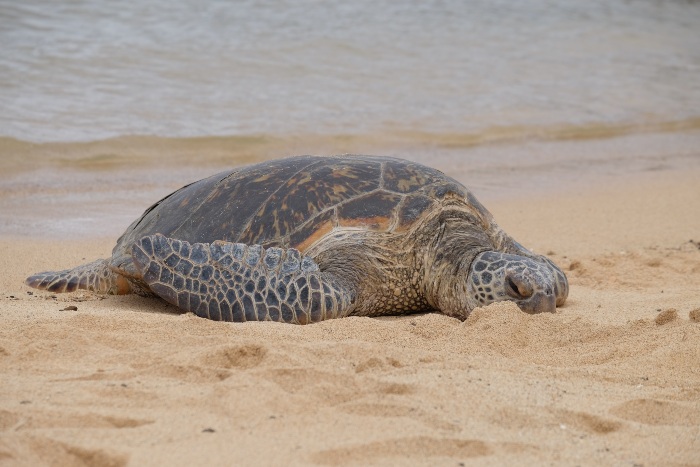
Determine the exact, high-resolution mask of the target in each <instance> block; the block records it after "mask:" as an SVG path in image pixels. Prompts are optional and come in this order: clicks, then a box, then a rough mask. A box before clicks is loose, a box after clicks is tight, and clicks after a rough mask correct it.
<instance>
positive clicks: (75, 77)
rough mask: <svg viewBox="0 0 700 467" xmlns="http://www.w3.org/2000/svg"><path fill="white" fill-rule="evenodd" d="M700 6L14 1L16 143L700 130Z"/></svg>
mask: <svg viewBox="0 0 700 467" xmlns="http://www.w3.org/2000/svg"><path fill="white" fill-rule="evenodd" d="M698 31H700V4H699V3H698V2H692V1H681V0H676V1H653V0H635V1H622V0H597V1H594V0H586V1H569V2H559V3H557V2H550V1H547V0H523V1H517V2H516V1H506V0H489V1H475V2H462V1H458V0H432V1H420V2H419V1H407V2H375V1H370V0H358V1H353V2H340V1H328V2H319V1H315V0H306V1H298V2H287V1H283V0H272V1H268V2H256V1H239V2H204V3H202V2H196V1H194V0H183V1H179V2H174V3H173V2H166V1H164V0H142V1H139V2H130V3H122V2H103V1H99V0H82V1H71V2H55V1H48V0H24V1H22V2H13V1H9V0H0V43H2V44H3V47H2V52H0V108H2V112H0V136H8V137H12V138H16V139H20V140H24V141H75V140H96V139H103V138H108V137H116V136H123V135H131V134H141V135H160V136H166V137H177V136H180V137H182V136H190V137H191V136H207V135H258V134H266V135H275V136H277V135H317V134H324V135H328V134H330V135H337V134H386V133H392V132H393V133H396V132H399V133H400V132H415V131H421V132H428V133H437V134H446V133H447V134H452V135H455V134H456V135H461V136H462V139H465V138H466V139H471V140H473V141H475V142H477V143H478V142H480V141H487V142H488V141H492V140H499V139H502V138H506V139H508V138H513V137H523V138H529V137H533V136H542V135H545V136H546V135H547V134H550V133H554V135H555V136H556V135H557V134H562V133H563V134H567V135H569V136H570V137H576V136H583V137H586V136H587V135H591V134H593V135H595V134H599V133H601V132H602V133H605V132H607V131H609V130H608V129H609V128H613V130H615V129H620V128H623V129H626V131H636V130H637V129H640V128H646V127H648V126H649V125H651V126H654V125H662V126H663V125H664V124H668V123H669V122H671V123H673V124H680V125H681V126H683V125H685V126H691V127H694V128H697V127H700V123H699V120H698V117H700V111H699V110H698V109H700V80H699V79H698V76H700V47H698V44H699V43H700V33H699V32H698Z"/></svg>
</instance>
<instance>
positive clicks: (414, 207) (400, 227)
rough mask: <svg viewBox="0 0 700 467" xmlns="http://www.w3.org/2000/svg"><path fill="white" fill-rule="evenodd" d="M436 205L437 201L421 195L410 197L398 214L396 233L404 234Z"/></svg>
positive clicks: (416, 194)
mask: <svg viewBox="0 0 700 467" xmlns="http://www.w3.org/2000/svg"><path fill="white" fill-rule="evenodd" d="M434 204H435V200H434V199H433V198H430V197H428V196H426V195H424V194H421V193H415V194H413V195H409V196H407V197H406V199H405V200H404V202H403V204H402V205H401V208H400V209H399V213H398V224H397V226H396V228H395V231H396V232H402V231H404V230H407V229H409V228H411V226H412V225H413V224H414V223H415V222H416V221H417V220H418V219H420V218H421V217H422V216H423V214H424V213H425V212H426V211H427V210H429V209H431V208H432V207H433V205H434Z"/></svg>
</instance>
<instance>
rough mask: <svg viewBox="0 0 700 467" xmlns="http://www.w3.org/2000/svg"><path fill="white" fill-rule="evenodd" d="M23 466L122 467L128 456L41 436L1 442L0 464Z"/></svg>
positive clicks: (125, 463)
mask: <svg viewBox="0 0 700 467" xmlns="http://www.w3.org/2000/svg"><path fill="white" fill-rule="evenodd" d="M5 462H7V463H10V464H14V463H21V464H22V465H100V466H109V467H122V466H125V465H127V464H128V462H129V456H128V455H126V454H118V453H114V452H112V451H107V450H104V449H86V448H82V447H79V446H74V445H71V444H68V443H62V442H59V441H54V440H52V439H50V438H44V437H40V436H27V435H22V436H19V435H12V436H6V437H3V438H2V439H1V440H0V463H3V465H4V463H5Z"/></svg>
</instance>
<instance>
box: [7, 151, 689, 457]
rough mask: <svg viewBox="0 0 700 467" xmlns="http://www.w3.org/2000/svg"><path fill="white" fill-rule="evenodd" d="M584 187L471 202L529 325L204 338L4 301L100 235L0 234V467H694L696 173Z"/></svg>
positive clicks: (155, 324) (365, 326)
mask: <svg viewBox="0 0 700 467" xmlns="http://www.w3.org/2000/svg"><path fill="white" fill-rule="evenodd" d="M606 180H607V181H608V182H609V181H610V180H612V181H614V182H615V183H608V184H607V185H606V186H586V187H575V188H572V189H570V190H560V191H559V192H558V193H557V194H556V196H554V195H549V196H546V195H536V196H534V195H533V196H531V197H521V198H519V199H517V200H510V201H506V200H500V201H498V202H491V203H487V207H488V208H489V209H490V210H491V211H492V212H493V213H494V215H495V216H496V219H497V220H498V222H499V223H500V224H501V226H502V227H504V228H505V230H506V231H508V232H509V233H510V234H511V235H513V236H514V237H515V238H517V239H518V240H519V241H521V242H522V243H524V244H525V245H527V246H530V247H531V248H533V249H535V250H536V251H538V252H541V253H546V254H549V255H550V256H551V257H552V258H553V259H554V260H555V261H556V262H558V263H559V264H560V265H561V266H562V267H563V268H564V269H565V270H566V272H567V274H568V276H569V279H570V283H571V295H570V298H569V301H568V302H567V304H566V305H565V306H564V307H563V308H560V309H559V310H558V311H557V313H556V314H550V315H539V316H530V315H526V314H524V313H522V312H520V311H519V310H518V309H517V307H515V306H514V305H512V304H507V303H505V304H495V305H492V306H489V307H486V308H483V309H478V310H476V311H475V312H474V313H473V314H472V316H471V317H470V318H469V319H468V320H467V321H466V322H461V321H458V320H455V319H452V318H448V317H445V316H442V315H438V314H424V315H415V316H407V317H395V318H394V317H392V318H384V319H371V318H348V319H342V320H334V321H328V322H324V323H320V324H316V325H310V326H304V327H301V326H291V325H283V324H275V323H245V324H231V323H218V322H211V321H208V320H205V319H200V318H197V317H194V316H193V315H191V314H179V313H177V311H176V310H175V309H174V308H173V307H170V306H167V305H166V304H165V303H164V302H162V301H159V300H156V299H143V298H140V297H135V296H123V297H107V298H104V299H103V298H100V297H96V296H94V295H91V294H89V293H76V294H69V295H59V296H51V295H50V294H47V293H41V292H37V291H32V290H30V289H29V288H27V287H26V286H24V285H23V284H22V281H23V279H24V277H26V276H27V275H28V274H30V273H32V272H36V271H39V270H46V269H51V268H65V267H69V266H73V265H77V264H80V263H83V262H86V261H89V260H93V259H95V258H98V257H104V256H107V255H108V254H109V252H110V250H111V248H112V246H113V243H114V241H115V239H116V237H117V236H118V235H119V234H120V233H121V232H120V231H116V232H114V235H113V236H110V237H109V238H94V237H91V236H89V235H86V236H83V237H81V238H80V239H78V240H75V239H60V240H58V241H57V240H52V239H51V236H50V232H47V233H46V235H44V236H41V235H39V236H35V237H33V238H27V237H23V238H18V237H10V236H3V237H0V249H1V252H2V254H0V261H1V263H0V265H1V268H2V271H3V273H2V276H1V277H0V321H1V322H2V326H0V373H1V374H2V380H1V382H0V464H3V465H4V464H7V465H32V466H33V465H40V464H52V465H114V466H119V465H127V464H128V465H240V464H248V465H288V464H296V465H298V464H305V465H367V464H373V465H453V466H458V465H463V464H472V463H476V464H488V465H515V464H518V465H522V464H540V465H541V464H545V465H546V464H566V465H600V464H606V465H611V464H613V465H630V466H631V465H698V464H700V322H699V321H698V320H700V311H697V310H698V309H700V245H699V244H698V243H697V242H698V241H700V170H698V168H697V164H696V167H695V168H693V169H692V170H684V171H677V170H656V171H650V172H644V173H637V174H635V175H633V176H632V175H630V176H629V177H617V178H608V179H606ZM5 200H6V201H7V197H6V198H5ZM0 207H1V206H0ZM145 207H146V206H145V205H144V206H139V207H138V208H137V210H139V211H140V210H141V209H143V208H145ZM68 306H73V307H77V310H76V309H72V310H64V309H65V308H66V307H68ZM694 310H695V311H694Z"/></svg>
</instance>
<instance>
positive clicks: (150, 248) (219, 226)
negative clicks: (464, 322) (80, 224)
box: [26, 155, 569, 324]
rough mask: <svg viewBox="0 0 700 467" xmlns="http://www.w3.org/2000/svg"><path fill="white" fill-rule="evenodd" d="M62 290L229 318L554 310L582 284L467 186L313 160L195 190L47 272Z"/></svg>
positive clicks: (383, 164) (356, 160)
mask: <svg viewBox="0 0 700 467" xmlns="http://www.w3.org/2000/svg"><path fill="white" fill-rule="evenodd" d="M26 283H27V284H28V285H30V286H32V287H36V288H38V289H45V290H48V291H51V292H71V291H74V290H76V289H88V290H92V291H94V292H97V293H109V294H126V293H131V292H134V293H137V294H140V295H154V294H155V295H158V296H160V297H161V298H163V299H165V300H166V301H168V302H170V303H172V304H174V305H176V306H178V307H179V308H181V309H182V310H186V311H191V312H193V313H195V314H196V315H198V316H201V317H205V318H210V319H213V320H224V321H251V320H253V321H258V320H259V321H262V320H271V321H282V322H287V323H299V324H305V323H311V322H316V321H320V320H324V319H329V318H339V317H343V316H349V315H356V316H358V315H359V316H378V315H388V314H405V313H412V312H421V311H439V312H442V313H445V314H447V315H449V316H454V317H457V318H460V319H466V317H467V316H468V315H469V313H470V312H471V310H473V309H474V308H476V307H478V306H483V305H486V304H489V303H491V302H495V301H500V300H511V301H514V302H515V303H517V304H518V306H519V307H520V308H521V309H522V310H524V311H526V312H529V313H538V312H544V311H547V312H553V311H555V308H556V306H557V305H561V304H563V303H564V301H565V300H566V297H567V295H568V291H569V286H568V282H567V280H566V276H565V275H564V273H563V272H562V271H561V270H560V269H559V268H558V267H557V266H556V265H554V263H553V262H552V261H550V260H549V259H548V258H546V257H544V256H540V255H537V254H534V253H533V252H531V251H529V250H527V249H526V248H524V247H523V246H521V245H520V244H519V243H518V242H516V241H515V240H513V239H512V238H511V237H510V236H508V235H507V234H506V233H505V232H504V231H503V230H501V229H500V228H499V227H498V226H497V225H496V223H495V222H494V220H493V216H492V215H491V214H490V213H489V212H488V211H487V210H486V209H485V208H484V207H483V206H482V205H481V203H479V201H477V200H476V198H474V196H473V195H472V193H471V192H470V191H469V190H467V189H466V188H465V187H464V186H463V185H462V184H460V183H459V182H457V181H455V180H453V179H452V178H450V177H448V176H446V175H445V174H443V173H442V172H440V171H438V170H435V169H432V168H429V167H426V166H423V165H420V164H417V163H414V162H409V161H406V160H402V159H395V158H388V157H372V156H352V155H344V156H334V157H313V156H301V157H291V158H285V159H279V160H274V161H269V162H262V163H259V164H255V165H251V166H248V167H242V168H236V169H234V170H229V171H227V172H222V173H219V174H217V175H214V176H211V177H209V178H205V179H203V180H199V181H198V182H195V183H192V184H190V185H187V186H184V187H183V188H180V189H179V190H177V191H175V192H174V193H172V194H170V195H168V196H166V197H165V198H163V199H162V200H160V201H158V202H157V203H155V204H154V205H153V206H151V207H150V208H148V209H147V210H146V212H144V214H143V215H142V216H141V217H140V218H139V219H137V220H136V221H135V222H134V223H133V224H131V225H130V226H129V228H127V229H126V232H125V233H124V234H123V235H122V236H121V237H120V238H119V240H117V245H116V246H115V247H114V250H113V251H112V257H111V258H109V259H102V260H98V261H95V262H92V263H89V264H86V265H83V266H78V267H76V268H74V269H68V270H65V271H58V272H43V273H39V274H36V275H33V276H31V277H29V278H28V279H27V280H26Z"/></svg>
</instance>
